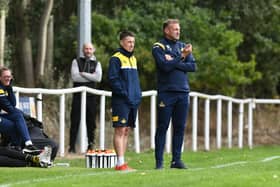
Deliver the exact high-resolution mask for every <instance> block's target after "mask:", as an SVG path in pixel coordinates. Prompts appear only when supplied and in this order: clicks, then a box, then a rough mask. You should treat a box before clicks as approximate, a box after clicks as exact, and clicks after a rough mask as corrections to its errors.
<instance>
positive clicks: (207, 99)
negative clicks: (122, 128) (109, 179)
mask: <svg viewBox="0 0 280 187" xmlns="http://www.w3.org/2000/svg"><path fill="white" fill-rule="evenodd" d="M14 91H15V94H16V99H17V103H19V102H18V101H19V97H20V94H35V95H36V108H37V119H38V120H40V121H42V119H43V109H42V102H43V100H42V98H43V95H57V96H59V97H60V102H59V153H60V156H62V157H63V156H64V153H65V95H66V94H73V93H77V92H81V125H80V148H81V150H80V151H81V152H85V150H86V147H87V145H86V142H87V141H86V112H85V111H86V105H85V104H86V94H87V93H91V94H95V95H98V96H100V114H99V115H100V118H99V119H100V121H99V124H100V136H99V137H100V138H99V143H100V144H99V145H100V149H104V148H105V140H106V137H105V109H106V108H105V106H106V97H111V96H112V93H111V92H109V91H105V90H97V89H92V88H88V87H77V88H67V89H42V88H21V87H14ZM156 95H157V92H156V91H155V90H150V91H144V92H142V97H150V144H151V145H150V147H151V148H152V149H154V148H155V142H154V135H155V129H156ZM190 98H191V101H192V102H191V103H190V106H191V107H192V150H193V151H197V147H198V145H197V131H198V115H199V113H198V100H199V99H202V100H204V148H205V150H210V103H211V101H212V100H214V101H216V102H217V103H216V105H217V107H216V108H217V109H216V110H217V111H216V114H217V120H216V145H217V148H218V149H220V148H221V147H222V106H223V105H222V103H223V102H227V140H228V141H227V142H228V147H229V148H231V147H232V117H233V116H232V104H233V103H236V104H239V113H238V147H239V148H242V147H243V130H244V107H245V106H247V107H248V112H247V113H248V146H249V147H250V148H252V147H253V109H254V108H255V106H256V104H280V99H236V98H231V97H227V96H223V95H207V94H202V93H198V92H190ZM171 131H172V129H171V128H169V129H168V133H167V137H166V139H167V140H166V151H167V152H170V150H171ZM134 145H135V151H136V152H137V153H139V152H140V136H139V120H138V116H137V120H136V128H135V129H134Z"/></svg>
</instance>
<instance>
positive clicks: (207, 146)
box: [204, 98, 210, 151]
mask: <svg viewBox="0 0 280 187" xmlns="http://www.w3.org/2000/svg"><path fill="white" fill-rule="evenodd" d="M204 118H205V119H204V146H205V150H206V151H209V150H210V130H209V129H210V100H209V99H208V98H207V99H206V100H205V116H204Z"/></svg>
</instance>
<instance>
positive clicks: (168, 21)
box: [162, 19, 180, 30]
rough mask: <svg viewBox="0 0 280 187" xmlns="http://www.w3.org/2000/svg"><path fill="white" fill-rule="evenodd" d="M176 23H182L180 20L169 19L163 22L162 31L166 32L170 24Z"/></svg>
mask: <svg viewBox="0 0 280 187" xmlns="http://www.w3.org/2000/svg"><path fill="white" fill-rule="evenodd" d="M174 23H178V24H179V23H180V22H179V20H178V19H167V20H165V21H164V22H163V25H162V29H163V30H164V29H165V28H166V27H168V26H169V25H170V24H174Z"/></svg>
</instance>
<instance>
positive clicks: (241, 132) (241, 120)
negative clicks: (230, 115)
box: [238, 102, 244, 148]
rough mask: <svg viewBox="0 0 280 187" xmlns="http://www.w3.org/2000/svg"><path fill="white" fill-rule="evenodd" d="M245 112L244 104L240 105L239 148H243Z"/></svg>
mask: <svg viewBox="0 0 280 187" xmlns="http://www.w3.org/2000/svg"><path fill="white" fill-rule="evenodd" d="M243 112H244V103H243V102H241V103H240V104H239V115H238V147H239V148H242V147H243Z"/></svg>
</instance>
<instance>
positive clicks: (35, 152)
mask: <svg viewBox="0 0 280 187" xmlns="http://www.w3.org/2000/svg"><path fill="white" fill-rule="evenodd" d="M22 152H23V153H28V154H31V155H39V154H40V153H41V152H42V150H40V149H38V148H37V147H35V146H34V145H26V146H25V147H24V148H23V149H22Z"/></svg>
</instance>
